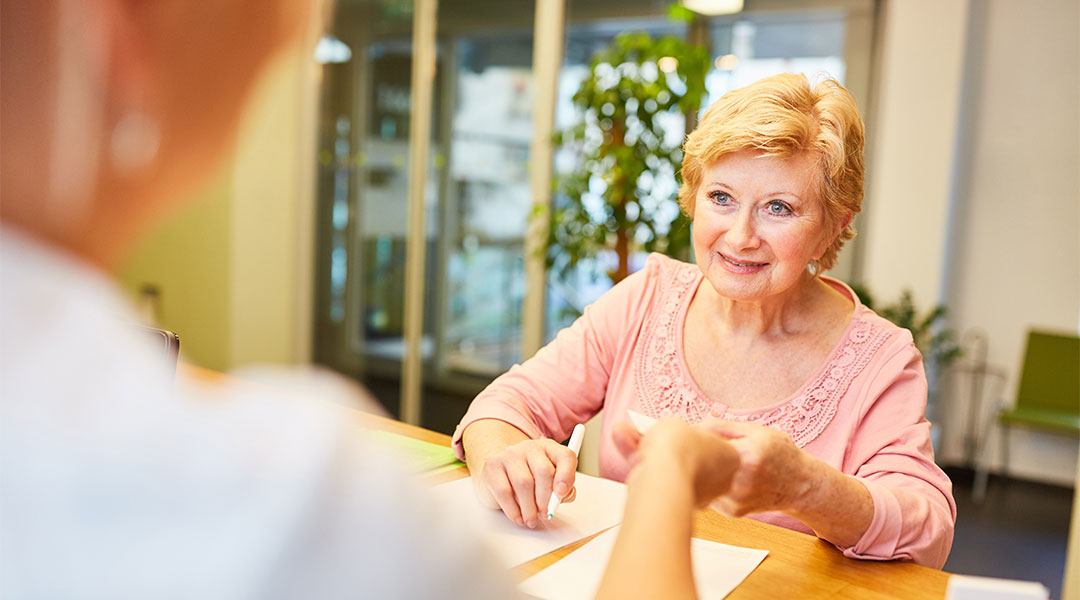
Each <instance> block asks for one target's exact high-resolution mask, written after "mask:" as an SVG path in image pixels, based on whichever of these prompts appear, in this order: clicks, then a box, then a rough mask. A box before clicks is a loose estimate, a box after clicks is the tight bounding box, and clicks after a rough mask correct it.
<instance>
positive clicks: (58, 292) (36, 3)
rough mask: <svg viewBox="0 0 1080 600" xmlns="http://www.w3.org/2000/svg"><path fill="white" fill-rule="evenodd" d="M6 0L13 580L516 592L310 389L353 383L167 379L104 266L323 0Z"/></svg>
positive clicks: (349, 395)
mask: <svg viewBox="0 0 1080 600" xmlns="http://www.w3.org/2000/svg"><path fill="white" fill-rule="evenodd" d="M2 12H3V23H2V61H3V62H2V69H3V90H4V95H3V104H2V109H3V115H2V119H3V142H2V144H3V145H2V152H3V163H2V177H3V182H2V186H3V187H2V195H3V203H2V207H0V219H2V221H0V223H2V230H0V285H2V289H0V311H2V312H0V373H2V381H0V419H2V420H0V427H2V429H3V431H2V434H0V469H2V475H0V514H2V522H0V552H2V553H3V557H2V560H0V596H2V597H4V598H12V599H14V598H167V597H169V598H230V599H231V598H335V597H366V598H444V597H459V598H474V597H476V598H505V597H507V595H512V594H513V586H512V584H511V582H510V581H509V579H508V577H507V575H506V573H505V572H503V571H501V570H499V569H495V568H493V566H492V564H493V563H492V557H490V556H489V555H488V554H487V552H486V551H485V549H484V548H483V546H482V545H481V544H480V543H479V539H478V537H477V536H476V535H475V533H474V532H470V531H468V530H466V529H465V528H464V527H463V526H462V525H460V524H459V523H458V522H457V521H455V520H454V519H452V518H446V516H445V515H440V514H439V513H438V512H437V511H436V510H435V509H434V507H429V506H428V505H427V504H426V503H424V502H423V501H422V500H423V497H422V495H421V494H420V493H419V492H418V490H414V489H413V485H414V483H413V482H412V481H410V480H408V479H407V478H406V477H404V476H403V475H401V474H400V473H402V472H403V471H399V470H398V469H396V468H395V467H394V464H395V461H394V460H393V458H392V457H386V456H385V455H384V454H383V453H381V452H378V451H375V450H373V449H372V448H371V447H369V446H367V445H365V443H364V441H363V440H362V439H360V438H361V437H362V436H361V435H360V433H359V432H358V430H357V422H356V421H355V419H354V415H353V414H352V413H351V412H350V411H349V410H348V409H346V408H344V407H341V406H332V405H331V403H330V402H328V403H324V402H319V401H317V400H316V399H320V400H329V401H331V402H333V403H338V404H344V405H349V404H351V405H353V406H356V405H358V404H362V403H364V402H366V400H365V399H364V396H363V394H362V393H360V392H359V390H357V389H354V388H352V387H350V386H348V385H347V384H344V383H343V382H341V381H337V380H336V379H331V378H328V377H326V376H317V375H301V374H299V373H293V374H287V373H279V374H276V375H274V376H273V383H272V385H266V386H263V385H252V384H250V383H249V384H242V383H236V382H229V381H223V382H214V383H206V382H200V381H197V380H193V379H192V378H189V377H185V376H184V375H183V373H180V374H179V376H178V377H177V378H176V381H175V384H174V383H173V373H172V371H173V369H174V368H175V367H174V366H173V364H171V359H169V358H167V357H166V356H165V354H164V353H163V352H162V351H161V349H160V344H155V342H153V341H152V340H151V338H150V336H149V335H148V334H147V333H145V330H143V329H141V328H140V327H138V326H137V318H136V317H135V316H134V312H133V310H132V308H131V307H130V306H129V305H128V303H127V301H126V300H125V299H124V298H123V297H122V295H121V293H120V291H119V290H118V288H117V287H116V285H115V284H114V283H113V281H112V280H111V277H110V274H109V273H110V271H112V270H114V269H115V268H116V267H117V266H118V265H119V264H120V261H121V260H122V259H123V258H124V256H125V253H126V252H127V251H128V250H129V247H130V245H131V244H132V243H133V242H134V241H135V239H136V238H137V237H138V236H139V235H140V234H142V233H143V232H144V231H146V230H147V228H149V227H150V226H151V225H153V224H155V223H156V221H158V220H159V219H160V218H161V217H162V216H164V215H165V214H166V213H168V212H169V211H170V209H172V208H174V205H179V204H181V203H183V202H184V201H186V200H187V199H189V198H192V197H193V195H194V193H195V192H197V191H198V190H199V188H200V187H202V186H203V185H204V184H206V183H207V182H208V180H209V179H210V178H211V177H212V176H213V175H214V174H215V171H216V170H217V168H218V167H219V166H220V164H221V163H222V161H223V159H224V158H225V157H226V156H228V155H229V154H230V152H231V149H232V145H233V141H234V140H233V138H234V136H235V133H236V129H237V122H238V120H239V117H240V114H241V111H242V109H243V108H244V105H245V100H246V98H247V96H248V93H249V91H250V90H251V89H252V87H253V83H254V82H255V81H256V79H257V76H258V75H259V74H260V73H261V72H262V70H263V67H264V66H265V65H267V64H268V63H269V62H270V60H271V59H272V58H274V57H276V56H278V55H279V54H280V52H282V51H283V50H285V49H290V50H292V51H301V46H300V42H301V40H305V38H310V39H311V41H312V42H313V41H314V33H315V31H316V28H317V26H318V24H319V23H318V21H319V18H320V16H321V14H320V11H319V7H316V6H312V4H311V3H308V2H298V1H296V0H270V1H262V0H260V1H255V0H235V1H227V0H211V1H207V2H188V1H171V0H150V1H145V0H11V1H9V0H4V1H3V5H2ZM312 47H313V46H312ZM304 49H305V50H308V48H307V47H306V46H305V47H304Z"/></svg>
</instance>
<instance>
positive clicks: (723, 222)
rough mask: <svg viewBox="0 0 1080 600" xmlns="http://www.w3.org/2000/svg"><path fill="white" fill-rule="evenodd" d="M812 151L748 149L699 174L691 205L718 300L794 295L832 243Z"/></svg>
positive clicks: (697, 247) (698, 246)
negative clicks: (778, 153)
mask: <svg viewBox="0 0 1080 600" xmlns="http://www.w3.org/2000/svg"><path fill="white" fill-rule="evenodd" d="M818 178H819V174H818V172H817V169H816V165H815V161H814V160H813V158H812V157H811V156H810V155H809V154H805V153H804V154H801V155H799V156H796V157H794V158H788V159H785V158H777V157H772V156H765V155H762V154H758V153H755V152H750V151H743V152H737V153H733V154H728V155H725V156H723V157H721V158H720V159H719V160H716V161H715V162H712V163H710V164H708V165H706V167H705V169H704V170H703V172H702V179H701V185H700V186H699V187H698V191H697V196H696V198H695V201H694V202H695V206H694V228H693V242H694V254H695V256H696V257H697V262H698V266H699V267H700V268H701V270H702V272H703V273H704V274H705V278H706V279H708V280H709V283H710V284H712V287H713V289H715V290H716V291H717V292H718V293H719V294H720V295H722V296H725V297H727V298H730V299H732V300H736V301H750V302H757V301H763V300H767V299H770V298H778V297H780V296H782V295H784V294H785V293H791V292H793V291H794V290H796V289H797V288H796V287H795V284H796V283H797V282H798V281H799V279H800V278H801V277H802V276H803V274H804V273H805V272H806V267H807V264H808V263H809V262H810V260H812V259H816V258H820V257H821V255H822V254H824V252H825V249H826V248H827V247H828V243H829V242H830V241H831V239H829V236H828V235H827V231H826V226H825V211H824V208H823V207H822V204H821V201H820V199H819V198H818V193H817V189H818Z"/></svg>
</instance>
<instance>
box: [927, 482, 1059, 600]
mask: <svg viewBox="0 0 1080 600" xmlns="http://www.w3.org/2000/svg"><path fill="white" fill-rule="evenodd" d="M948 471H949V476H950V477H952V480H953V486H954V488H953V494H954V496H955V497H956V510H957V519H956V536H955V538H954V540H953V548H952V553H951V554H950V555H949V560H948V561H947V562H946V563H945V570H946V571H949V572H951V573H963V574H967V575H985V576H988V577H1005V578H1008V579H1023V580H1028V581H1038V582H1041V583H1042V584H1043V585H1045V586H1046V587H1047V589H1049V590H1050V597H1051V598H1060V597H1061V579H1062V577H1063V576H1064V573H1065V549H1066V546H1067V544H1068V538H1069V519H1070V516H1071V514H1072V501H1073V490H1072V489H1071V488H1064V487H1058V486H1053V485H1045V484H1040V483H1032V482H1027V481H1018V480H1011V479H1010V480H1000V479H992V480H991V482H990V487H989V490H988V492H987V496H986V500H985V501H984V502H983V503H982V504H981V505H976V504H975V503H974V502H972V499H971V481H972V475H971V471H969V470H948Z"/></svg>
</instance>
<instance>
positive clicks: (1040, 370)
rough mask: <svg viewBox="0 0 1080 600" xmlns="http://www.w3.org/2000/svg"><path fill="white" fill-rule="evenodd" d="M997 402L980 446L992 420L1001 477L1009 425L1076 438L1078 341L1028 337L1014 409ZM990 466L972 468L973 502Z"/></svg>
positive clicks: (1079, 427) (1079, 431)
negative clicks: (996, 424)
mask: <svg viewBox="0 0 1080 600" xmlns="http://www.w3.org/2000/svg"><path fill="white" fill-rule="evenodd" d="M1003 404H1004V403H1003V402H1002V401H1001V400H1000V399H999V401H998V407H997V409H996V410H995V411H994V413H995V414H994V416H996V419H994V418H991V419H989V420H988V423H987V427H986V432H985V433H984V435H983V436H982V439H983V442H984V444H985V441H986V440H987V439H989V434H990V428H991V427H992V426H993V425H994V421H995V420H996V421H997V422H999V423H1000V424H1001V425H1002V428H1001V433H1002V437H1001V441H1002V444H1001V447H1002V474H1007V473H1008V468H1009V428H1010V427H1012V426H1014V425H1020V426H1024V427H1030V428H1033V429H1041V430H1043V431H1048V432H1051V433H1058V434H1062V435H1071V436H1077V435H1080V337H1077V336H1076V335H1063V334H1059V333H1048V332H1043V331H1029V332H1028V339H1027V348H1026V350H1025V351H1024V364H1023V367H1022V369H1021V373H1020V387H1019V390H1018V391H1017V394H1016V404H1015V405H1014V406H1013V407H1012V408H1004V407H1003ZM988 462H989V461H983V463H984V464H982V465H979V466H977V467H976V473H975V490H974V495H975V499H976V501H981V500H982V498H983V497H984V496H985V495H986V484H987V478H988V470H989V464H986V463H988Z"/></svg>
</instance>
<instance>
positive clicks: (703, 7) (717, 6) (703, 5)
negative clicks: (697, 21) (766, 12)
mask: <svg viewBox="0 0 1080 600" xmlns="http://www.w3.org/2000/svg"><path fill="white" fill-rule="evenodd" d="M682 5H683V6H685V7H686V8H688V9H690V10H692V11H694V12H696V13H698V14H700V15H709V16H715V15H730V14H734V13H737V12H739V11H741V10H742V9H743V0H682Z"/></svg>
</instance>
